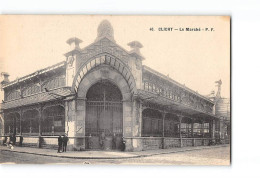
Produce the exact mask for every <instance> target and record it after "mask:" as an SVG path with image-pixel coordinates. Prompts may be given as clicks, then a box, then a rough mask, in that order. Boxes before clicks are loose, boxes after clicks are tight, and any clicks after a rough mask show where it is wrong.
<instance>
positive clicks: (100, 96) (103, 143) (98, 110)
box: [85, 80, 123, 150]
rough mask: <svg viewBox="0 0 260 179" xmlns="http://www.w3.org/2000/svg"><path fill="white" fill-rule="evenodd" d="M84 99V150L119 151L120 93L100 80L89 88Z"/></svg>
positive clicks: (120, 140)
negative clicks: (85, 99)
mask: <svg viewBox="0 0 260 179" xmlns="http://www.w3.org/2000/svg"><path fill="white" fill-rule="evenodd" d="M86 98H87V101H86V127H85V131H86V133H85V135H86V145H85V146H86V149H98V150H119V149H120V148H121V144H122V136H123V106H122V94H121V91H120V90H119V88H118V87H117V86H116V85H114V84H112V83H111V82H110V81H107V80H102V81H100V82H98V83H96V84H94V85H93V86H92V87H90V89H89V90H88V92H87V96H86Z"/></svg>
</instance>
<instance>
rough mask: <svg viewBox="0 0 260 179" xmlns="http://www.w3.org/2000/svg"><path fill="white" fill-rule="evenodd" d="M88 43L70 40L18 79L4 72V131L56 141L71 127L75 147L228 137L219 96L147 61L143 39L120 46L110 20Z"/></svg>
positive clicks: (193, 142) (154, 145)
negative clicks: (56, 58)
mask: <svg viewBox="0 0 260 179" xmlns="http://www.w3.org/2000/svg"><path fill="white" fill-rule="evenodd" d="M81 42H82V41H81V40H80V39H78V38H71V39H69V40H68V41H67V43H68V44H69V45H70V46H71V51H69V52H68V53H66V54H65V56H66V60H65V61H63V62H61V63H58V64H55V65H53V66H50V67H47V68H44V69H41V70H38V71H36V72H35V73H32V74H29V75H27V76H24V77H22V78H19V79H17V80H15V81H12V82H9V80H8V76H9V75H8V74H7V73H2V75H3V76H4V80H3V81H2V82H1V86H2V90H3V91H4V100H3V102H2V104H1V116H2V117H1V121H0V123H1V124H2V125H1V124H0V126H2V127H1V131H2V136H11V135H15V136H16V144H17V145H18V144H19V143H20V139H21V138H23V141H22V145H23V146H32V147H41V148H52V147H57V137H58V136H59V135H63V134H67V135H68V137H69V144H68V148H69V149H70V150H121V149H122V147H123V148H125V150H126V151H140V150H150V149H167V148H174V147H185V146H201V145H209V144H210V143H216V142H217V140H218V139H219V141H220V142H221V143H225V142H228V139H229V137H227V131H226V130H224V128H221V127H220V126H223V125H221V124H222V123H223V119H222V118H220V117H219V116H217V115H215V103H214V101H213V100H210V99H209V98H207V97H205V96H202V95H200V94H198V93H197V92H195V91H193V90H191V89H189V88H187V87H185V86H184V85H181V84H179V83H178V82H176V81H174V80H172V79H171V78H169V77H167V76H165V75H163V74H161V73H159V72H157V71H155V70H153V69H151V68H149V67H147V66H145V65H142V61H143V60H144V57H142V55H141V53H140V48H142V45H141V43H139V42H138V41H133V42H130V43H129V44H128V45H129V46H130V47H131V51H127V50H125V49H123V48H122V47H120V46H119V45H118V44H117V43H116V41H115V39H114V31H113V27H112V26H111V24H110V23H109V22H108V21H107V20H104V21H102V22H101V23H100V25H99V27H98V29H97V38H96V40H95V41H94V42H93V43H92V44H90V45H89V46H87V47H84V48H80V46H79V44H80V43H81ZM224 120H225V119H224ZM225 129H226V128H225ZM21 136H22V137H21ZM6 139H8V137H6V138H4V137H2V139H1V140H2V142H3V140H6ZM20 144H21V143H20Z"/></svg>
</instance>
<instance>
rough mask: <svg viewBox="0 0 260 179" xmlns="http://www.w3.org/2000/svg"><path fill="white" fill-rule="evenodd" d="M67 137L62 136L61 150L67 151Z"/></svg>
mask: <svg viewBox="0 0 260 179" xmlns="http://www.w3.org/2000/svg"><path fill="white" fill-rule="evenodd" d="M68 141H69V138H68V137H67V135H66V134H65V135H63V137H62V152H66V151H67V144H68Z"/></svg>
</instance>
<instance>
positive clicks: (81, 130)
mask: <svg viewBox="0 0 260 179" xmlns="http://www.w3.org/2000/svg"><path fill="white" fill-rule="evenodd" d="M85 112H86V102H85V99H77V100H76V110H75V114H76V121H75V129H74V136H75V140H76V141H75V145H74V146H75V149H76V150H85Z"/></svg>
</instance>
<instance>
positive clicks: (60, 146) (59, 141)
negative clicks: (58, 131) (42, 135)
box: [58, 135, 62, 153]
mask: <svg viewBox="0 0 260 179" xmlns="http://www.w3.org/2000/svg"><path fill="white" fill-rule="evenodd" d="M58 145H59V148H58V153H61V148H62V138H61V135H59V137H58Z"/></svg>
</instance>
